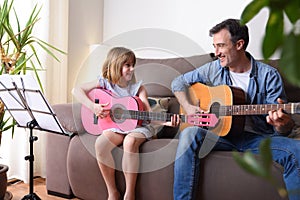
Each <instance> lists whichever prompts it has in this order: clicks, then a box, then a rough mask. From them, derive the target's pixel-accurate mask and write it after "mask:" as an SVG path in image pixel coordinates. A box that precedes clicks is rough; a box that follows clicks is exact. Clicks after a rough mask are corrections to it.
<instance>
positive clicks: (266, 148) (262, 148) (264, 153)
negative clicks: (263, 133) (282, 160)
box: [259, 138, 273, 179]
mask: <svg viewBox="0 0 300 200" xmlns="http://www.w3.org/2000/svg"><path fill="white" fill-rule="evenodd" d="M270 144H271V139H270V138H267V139H265V140H263V141H261V143H260V144H259V152H260V156H261V163H262V167H263V170H264V171H265V175H266V177H267V178H269V179H271V177H272V175H271V167H272V163H273V160H272V151H271V148H270Z"/></svg>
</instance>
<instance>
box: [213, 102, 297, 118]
mask: <svg viewBox="0 0 300 200" xmlns="http://www.w3.org/2000/svg"><path fill="white" fill-rule="evenodd" d="M299 104H300V103H289V104H254V105H230V106H221V107H220V110H219V114H220V115H221V116H230V115H264V114H268V112H269V111H271V110H278V109H280V108H282V109H283V110H284V111H285V112H286V113H289V114H295V113H299V110H300V108H299V107H300V105H299ZM212 109H213V108H212Z"/></svg>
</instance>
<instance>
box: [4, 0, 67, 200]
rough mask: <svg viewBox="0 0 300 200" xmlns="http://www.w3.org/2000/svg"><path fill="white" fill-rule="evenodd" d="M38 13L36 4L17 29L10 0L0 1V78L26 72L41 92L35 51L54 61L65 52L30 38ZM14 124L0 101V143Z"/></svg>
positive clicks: (17, 19)
mask: <svg viewBox="0 0 300 200" xmlns="http://www.w3.org/2000/svg"><path fill="white" fill-rule="evenodd" d="M40 11H41V7H39V6H38V5H37V4H36V5H35V7H34V8H33V10H32V11H31V13H30V15H29V18H28V19H27V22H26V24H25V26H24V27H21V23H20V21H19V19H20V18H19V16H18V13H17V12H16V10H15V9H14V0H3V1H2V5H0V53H1V57H0V63H1V68H0V75H3V74H11V75H16V74H26V72H27V71H28V70H30V71H32V72H33V73H34V74H35V78H36V80H37V82H38V84H39V85H40V88H41V91H42V92H43V86H42V83H41V80H40V77H39V71H41V70H44V68H43V66H42V63H41V61H40V57H39V54H38V52H40V49H42V50H44V51H45V52H47V54H48V55H50V56H52V57H53V58H54V59H55V60H57V61H59V60H58V58H57V57H56V56H55V54H54V52H58V53H63V54H65V53H64V52H63V51H61V50H59V49H58V48H56V47H54V46H52V45H50V44H49V43H47V42H45V41H43V40H41V39H39V38H37V37H36V36H34V35H33V29H34V27H35V24H36V23H37V22H38V21H39V20H40V18H39V13H40ZM38 48H40V49H38ZM14 125H15V122H14V121H13V120H11V119H10V117H6V115H5V109H4V104H3V103H2V102H1V100H0V144H1V136H2V134H3V132H4V131H8V130H11V131H12V135H13V133H14ZM0 168H1V166H0ZM6 171H7V170H6ZM0 180H1V179H0ZM6 182H7V180H6V181H5V183H0V185H1V186H2V185H3V184H4V185H6ZM0 192H1V191H0ZM1 195H3V194H1V193H0V198H1V197H2V196H1Z"/></svg>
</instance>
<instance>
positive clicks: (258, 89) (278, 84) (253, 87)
mask: <svg viewBox="0 0 300 200" xmlns="http://www.w3.org/2000/svg"><path fill="white" fill-rule="evenodd" d="M247 56H248V57H249V59H250V60H251V65H252V70H251V73H250V82H249V87H248V92H247V99H246V101H247V102H246V104H277V98H281V99H283V100H284V101H285V102H286V101H287V98H286V94H285V91H284V87H283V82H282V79H281V76H280V74H279V72H278V71H277V69H275V68H273V67H271V66H270V65H267V64H265V63H262V62H259V61H256V60H255V59H254V58H253V57H252V56H251V55H250V54H249V53H247ZM197 82H199V83H203V84H205V85H208V86H217V85H224V84H225V85H232V82H231V79H230V77H229V69H228V68H227V67H222V66H221V65H220V61H219V60H215V61H212V62H209V63H207V64H205V65H203V66H201V67H198V68H196V69H195V70H193V71H190V72H187V73H185V74H182V75H180V76H178V77H176V78H175V79H174V80H173V82H172V91H173V93H174V92H176V91H185V89H186V88H187V87H189V86H190V85H192V84H193V83H197ZM247 117H250V118H251V120H252V121H253V122H255V125H256V126H255V127H254V129H255V132H256V133H257V134H278V133H277V132H276V131H275V129H273V126H271V125H269V124H268V123H267V122H266V116H265V115H254V116H247Z"/></svg>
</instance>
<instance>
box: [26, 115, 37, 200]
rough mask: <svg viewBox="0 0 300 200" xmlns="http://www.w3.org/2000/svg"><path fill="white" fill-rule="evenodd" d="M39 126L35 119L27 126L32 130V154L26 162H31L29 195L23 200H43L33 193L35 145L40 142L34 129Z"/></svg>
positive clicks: (30, 141) (27, 157) (30, 137)
mask: <svg viewBox="0 0 300 200" xmlns="http://www.w3.org/2000/svg"><path fill="white" fill-rule="evenodd" d="M37 125H38V123H37V121H36V120H35V119H34V120H32V121H31V122H28V124H27V126H28V127H29V129H30V136H29V143H30V154H29V155H28V156H26V157H25V160H28V161H29V194H27V195H25V196H24V197H23V198H22V200H27V199H30V200H41V198H40V197H39V196H38V195H37V194H35V193H34V192H33V167H34V165H33V162H34V154H33V143H34V141H37V140H38V137H36V136H33V129H34V127H36V126H37Z"/></svg>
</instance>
